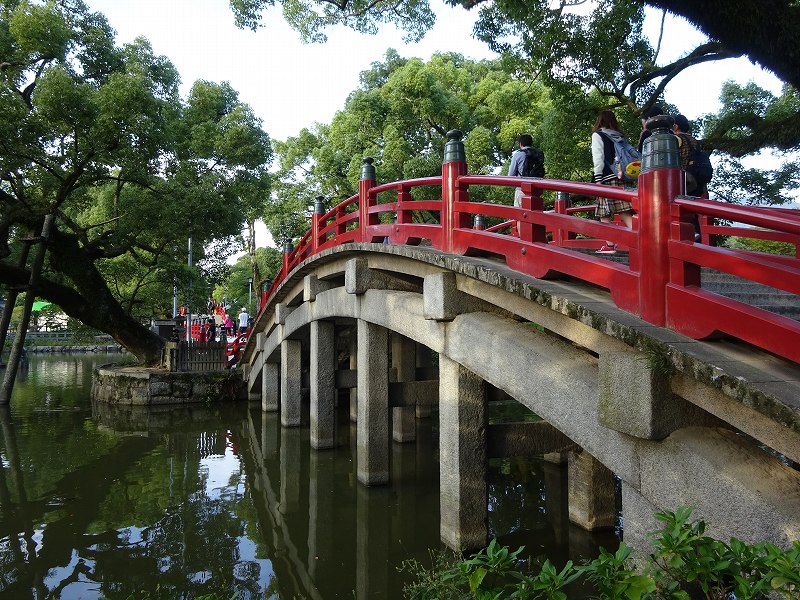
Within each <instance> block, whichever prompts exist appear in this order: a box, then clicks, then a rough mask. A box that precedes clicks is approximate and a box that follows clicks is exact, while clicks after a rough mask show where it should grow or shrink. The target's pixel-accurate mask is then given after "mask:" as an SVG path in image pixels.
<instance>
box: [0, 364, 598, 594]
mask: <svg viewBox="0 0 800 600" xmlns="http://www.w3.org/2000/svg"><path fill="white" fill-rule="evenodd" d="M113 358H114V357H112V360H113ZM104 362H110V360H109V357H105V356H97V355H89V356H74V357H64V356H56V357H52V356H51V357H33V358H32V359H31V365H30V371H29V373H28V375H27V377H24V378H22V380H21V381H19V382H18V385H17V386H16V387H15V390H14V394H15V395H14V397H13V398H12V410H11V411H9V410H8V409H5V410H4V411H0V432H1V433H2V438H0V460H2V465H1V466H2V468H0V509H1V510H0V597H4V598H5V597H8V598H48V597H55V598H97V597H101V596H105V597H108V598H127V597H129V596H130V595H133V596H134V597H135V598H141V597H145V596H146V595H147V594H149V597H151V598H190V597H194V596H197V595H203V594H211V593H216V594H218V595H219V596H220V597H221V598H229V597H231V596H232V595H233V594H234V593H238V597H239V598H243V599H244V598H263V597H276V598H292V597H304V598H320V599H327V598H343V597H354V596H355V597H357V598H374V597H383V598H400V597H401V589H402V585H403V579H402V577H403V575H401V574H400V573H399V572H398V571H397V566H399V565H400V563H401V562H402V560H404V559H407V558H412V557H415V558H418V559H419V560H421V561H424V562H427V561H428V560H429V558H428V549H429V548H439V547H440V543H439V509H438V499H439V498H438V484H439V477H438V462H437V454H438V448H437V444H438V437H437V435H436V428H435V419H434V420H430V419H429V420H421V421H418V436H417V438H418V439H417V441H416V443H413V444H402V445H401V444H393V445H392V484H391V485H389V486H382V487H374V488H365V487H364V486H362V485H360V484H358V483H357V478H356V475H355V445H354V441H355V429H354V427H353V426H352V425H351V424H350V422H349V419H348V418H347V411H346V408H343V411H342V412H341V413H340V415H339V416H340V417H341V418H339V419H338V422H339V427H338V431H337V438H336V439H337V446H336V448H335V449H333V450H329V451H320V452H316V451H312V450H311V449H310V448H309V439H308V437H309V436H308V427H307V426H303V427H299V428H292V429H287V428H282V427H280V425H279V417H278V415H276V414H265V413H262V412H261V410H260V408H259V407H257V406H254V407H250V408H248V407H247V406H243V405H218V406H216V407H213V408H212V407H205V406H202V407H198V406H184V407H162V408H161V409H153V410H143V409H138V410H137V409H136V408H135V407H130V406H118V407H110V406H107V405H104V404H102V405H95V406H92V405H91V404H90V402H89V400H88V398H89V389H90V387H89V386H90V385H91V372H92V370H93V368H94V366H95V365H96V364H101V363H104ZM489 473H490V480H489V495H490V499H489V502H490V511H491V512H490V523H489V525H490V532H491V534H492V535H497V536H499V537H500V539H501V541H505V543H509V544H511V545H513V544H517V545H519V544H526V545H527V546H528V547H529V549H530V552H531V553H532V554H534V555H536V554H540V553H547V554H548V555H550V556H551V558H555V559H556V560H561V559H563V560H566V558H567V556H569V557H574V555H575V549H576V548H577V547H578V546H580V547H581V550H580V552H581V553H583V551H584V550H586V549H589V550H591V549H592V548H595V549H596V546H597V544H598V543H600V542H603V543H605V544H606V545H607V546H612V545H613V543H611V544H609V541H608V539H607V538H606V539H603V538H597V537H592V536H588V535H586V534H575V533H573V530H572V529H571V528H569V527H568V526H566V525H565V523H566V516H565V515H566V512H565V511H566V506H565V503H564V501H565V491H564V488H563V485H564V482H565V477H564V473H563V470H562V469H561V468H560V467H556V466H553V465H549V464H546V463H542V462H540V461H528V460H518V459H506V460H502V461H492V463H491V465H490V469H489ZM567 532H569V533H567ZM576 540H577V542H578V543H577V545H576Z"/></svg>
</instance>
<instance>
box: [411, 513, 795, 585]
mask: <svg viewBox="0 0 800 600" xmlns="http://www.w3.org/2000/svg"><path fill="white" fill-rule="evenodd" d="M691 513H692V509H690V508H679V509H678V510H677V511H676V512H674V513H672V512H663V513H656V515H655V517H656V519H658V520H659V521H661V522H662V523H664V526H663V528H662V529H660V530H658V531H655V532H653V534H652V535H653V546H654V551H653V552H652V553H651V554H650V556H649V560H647V562H646V564H645V565H644V566H643V567H642V569H641V572H638V571H636V570H634V568H633V567H631V566H630V562H631V561H630V560H629V559H630V556H631V549H630V548H629V547H628V546H626V545H625V544H624V543H621V544H620V546H619V549H618V550H617V551H616V552H615V553H611V552H608V551H607V550H605V549H602V548H601V551H600V556H598V557H597V558H596V559H594V560H593V561H591V562H589V563H587V564H585V565H574V564H573V563H572V561H569V562H567V564H566V565H565V566H564V568H563V569H561V570H560V571H559V570H558V569H557V568H556V567H555V566H554V565H553V564H552V563H551V562H550V561H549V560H545V561H544V563H543V564H542V565H541V567H540V568H539V570H538V572H534V571H535V570H534V569H531V565H529V564H528V563H527V561H523V560H522V559H520V558H519V555H520V553H521V552H522V550H523V548H522V547H521V548H519V549H517V550H516V551H514V552H511V551H509V549H508V548H505V547H502V546H499V545H498V544H497V542H496V541H495V540H492V542H491V543H490V544H489V546H488V547H487V548H486V549H484V550H482V551H480V552H478V553H477V554H473V555H472V556H471V557H470V558H469V559H466V560H462V559H460V558H459V557H457V556H456V555H455V554H453V553H446V552H434V553H432V558H433V565H432V567H431V568H430V569H428V568H425V567H424V566H423V565H422V564H421V563H420V562H419V561H417V560H409V561H405V562H404V563H403V565H402V566H401V570H403V571H406V572H408V573H410V574H411V575H412V576H413V578H414V579H413V581H412V582H411V583H409V584H407V585H406V586H405V587H404V589H403V593H404V596H405V597H406V598H410V599H412V600H434V599H436V600H461V599H467V598H469V599H473V598H474V599H478V600H489V599H491V600H496V599H500V598H520V599H527V600H567V598H568V596H567V593H566V591H565V589H566V588H567V586H568V585H569V584H571V583H573V582H577V581H578V580H580V579H583V580H584V581H587V582H588V583H589V584H590V585H591V586H592V587H593V588H594V591H595V592H596V594H597V596H596V597H597V598H600V599H601V600H661V599H665V600H666V599H670V600H691V599H694V598H699V599H705V600H733V599H735V600H758V599H761V598H764V599H765V598H767V595H768V594H776V595H778V596H780V597H783V598H787V599H790V600H792V599H794V600H798V599H800V541H796V542H794V544H793V545H792V547H791V548H790V549H789V550H782V549H780V548H778V547H777V546H775V545H774V544H769V543H766V542H762V543H758V544H746V543H744V542H742V541H740V540H737V539H735V538H732V539H731V540H730V543H725V542H722V541H719V540H715V539H713V538H711V537H708V536H706V535H704V532H705V527H706V526H705V522H704V521H702V520H698V521H690V520H689V518H690V516H691Z"/></svg>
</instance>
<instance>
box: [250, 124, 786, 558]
mask: <svg viewBox="0 0 800 600" xmlns="http://www.w3.org/2000/svg"><path fill="white" fill-rule="evenodd" d="M448 137H449V141H448V143H447V144H446V146H445V156H444V162H443V166H442V175H441V177H439V176H437V177H429V178H422V179H415V180H410V181H400V182H394V183H388V184H382V185H378V184H377V182H376V173H375V168H374V167H373V165H372V159H365V160H364V165H363V167H362V172H361V182H360V186H359V193H358V194H357V195H355V196H353V197H352V198H349V199H347V200H346V201H344V202H342V203H340V204H339V205H337V206H335V207H334V208H332V209H331V210H329V211H327V212H326V211H325V210H324V208H323V206H322V202H321V201H320V202H318V203H317V205H316V206H315V211H314V214H313V219H312V227H311V229H310V230H309V231H308V233H306V235H304V236H303V238H302V239H301V240H300V241H299V243H298V245H297V247H296V248H287V251H286V253H285V254H284V261H283V268H282V270H281V273H280V274H279V275H278V277H277V278H276V279H275V281H274V282H273V283H272V286H271V288H270V289H269V290H268V291H267V292H265V293H264V294H263V296H262V302H261V310H260V312H259V314H258V317H257V319H256V321H255V324H254V327H253V332H252V334H251V336H250V338H249V340H248V342H247V346H246V347H245V349H244V353H243V357H242V361H241V364H242V368H243V370H244V371H245V375H246V379H247V384H248V390H249V392H250V393H251V395H252V396H253V398H258V399H260V400H261V402H262V408H263V409H264V410H265V411H280V420H281V424H282V425H283V426H286V427H291V426H298V425H301V424H305V423H308V424H309V427H310V440H311V446H312V448H314V449H315V450H321V449H324V448H330V447H332V446H333V445H334V444H335V431H336V428H335V419H336V415H337V411H336V410H335V409H336V406H337V403H339V405H340V406H341V403H344V402H348V403H349V408H350V419H351V420H352V421H355V422H356V423H357V435H356V438H357V439H356V446H357V476H358V480H359V481H360V482H361V483H362V484H364V485H368V486H369V485H377V484H384V483H387V482H388V481H389V479H390V472H391V471H390V464H389V455H390V453H389V446H390V444H391V442H392V440H393V441H394V442H399V443H402V442H408V441H411V440H414V439H415V435H416V434H415V419H417V418H423V417H425V416H427V415H429V414H430V413H431V411H432V410H435V409H438V435H439V444H438V445H439V452H438V462H439V474H440V522H441V538H442V540H443V541H444V542H445V543H446V544H447V545H449V546H451V547H453V548H460V549H464V548H476V547H479V546H481V545H483V544H485V543H486V535H487V530H486V515H487V510H488V508H487V491H486V482H485V474H486V462H487V460H488V458H491V457H499V456H512V455H520V454H536V455H543V454H545V455H553V454H555V455H558V456H567V455H569V460H568V469H569V473H568V478H569V482H570V483H569V505H570V507H569V515H570V520H572V521H573V522H575V523H578V524H580V525H581V526H583V527H587V528H595V527H604V526H608V525H610V524H612V523H613V519H614V517H615V515H616V508H615V500H614V498H615V496H614V485H613V483H612V474H613V475H616V476H617V477H618V478H619V481H620V482H621V488H622V501H621V502H622V507H621V508H622V512H623V514H624V519H625V540H626V543H629V544H630V545H632V546H634V547H642V548H645V547H646V544H647V541H646V536H645V532H647V531H648V530H652V529H655V528H656V527H657V524H656V523H655V521H654V520H653V517H652V515H653V514H654V513H655V512H657V511H659V510H675V509H676V508H677V507H678V506H680V505H691V506H694V507H695V508H696V509H697V513H696V514H697V516H699V517H702V518H704V519H705V520H706V521H707V522H708V523H709V531H710V532H712V534H714V535H719V536H720V537H723V538H725V539H727V536H730V535H735V536H737V537H739V538H740V539H745V540H751V541H755V540H758V539H770V540H773V541H775V542H777V543H781V544H786V543H787V542H788V541H789V540H792V539H797V538H798V537H800V471H798V470H797V468H796V464H797V463H800V401H798V398H800V364H798V363H800V322H798V321H797V320H795V319H794V318H792V316H797V309H798V302H797V298H798V294H799V293H800V262H799V261H798V258H797V256H777V255H773V254H767V253H762V252H755V251H750V250H737V249H732V248H724V247H719V246H717V245H716V244H715V241H716V238H717V236H720V235H739V236H744V237H750V238H757V239H767V240H776V241H784V242H788V243H790V244H792V245H794V247H795V250H796V249H797V245H798V243H800V215H798V214H797V212H796V211H793V210H780V209H775V208H753V207H750V208H743V207H740V206H733V205H730V204H725V203H721V202H712V201H709V200H702V199H697V198H689V197H685V196H683V195H682V191H683V189H684V182H683V176H682V173H681V170H680V169H679V168H678V155H677V144H676V142H675V138H674V137H673V136H672V135H671V134H670V133H668V131H667V130H660V131H659V130H657V131H655V132H654V133H653V135H652V136H651V137H650V138H649V140H648V141H647V143H646V147H645V153H644V157H643V161H642V174H641V175H640V177H639V182H638V187H637V189H623V188H617V187H609V186H599V185H592V184H585V183H576V182H571V181H556V180H549V179H536V178H532V179H523V178H516V177H498V176H486V175H470V174H468V173H467V164H466V160H465V155H464V147H463V144H462V142H461V139H460V138H461V135H460V133H459V132H450V133H449V134H448ZM484 186H491V187H498V186H499V187H508V188H514V187H517V186H520V187H521V188H522V191H523V197H522V202H521V206H520V207H513V206H506V205H502V204H494V203H489V202H478V201H475V199H476V198H481V197H482V196H483V193H484V191H485V187H484ZM551 194H552V195H554V196H555V205H554V208H553V209H552V210H546V209H545V198H547V197H548V196H549V195H551ZM430 196H435V197H436V199H432V200H427V199H422V198H425V197H430ZM509 196H510V194H509ZM596 196H604V197H609V198H616V199H621V200H627V201H629V202H631V204H632V205H633V208H634V210H635V211H636V216H635V217H634V219H633V227H632V228H631V229H628V228H626V227H622V226H620V225H618V224H613V223H612V224H606V223H599V222H596V221H594V220H593V219H589V218H585V217H586V215H587V213H591V212H592V211H593V206H572V205H571V203H570V201H569V198H577V197H584V198H586V197H589V198H592V197H596ZM589 201H590V202H591V200H589ZM548 204H549V203H548ZM576 204H577V202H576ZM697 220H699V222H700V224H701V232H700V241H695V235H696V232H695V225H694V223H695V221H697ZM487 223H488V226H487V225H486V224H487ZM722 223H725V224H722ZM732 223H733V224H735V226H734V225H732ZM606 241H610V242H613V243H615V244H617V246H618V247H619V248H620V249H621V250H624V252H621V253H620V254H621V256H622V257H623V258H626V259H627V260H621V261H617V260H609V259H608V258H606V257H602V256H598V255H596V254H594V252H593V250H594V249H596V248H597V247H599V246H600V245H601V244H603V243H605V242H606ZM795 254H796V252H795ZM743 290H744V291H743ZM709 337H714V338H717V339H715V340H714V341H701V340H703V339H705V338H709ZM498 399H502V400H504V401H511V402H514V401H515V402H517V403H519V404H521V405H523V406H524V407H525V408H527V409H529V410H530V411H531V412H532V413H534V414H535V415H537V416H538V417H539V418H540V419H541V420H539V421H536V422H526V423H508V422H504V423H500V422H496V421H493V422H490V419H489V418H488V411H489V409H488V408H487V407H488V406H489V405H490V404H491V402H492V401H494V400H498ZM743 434H744V435H743ZM765 449H767V450H768V451H766V452H765ZM573 483H574V485H573ZM720 498H725V502H720Z"/></svg>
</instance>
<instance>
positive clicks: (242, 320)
mask: <svg viewBox="0 0 800 600" xmlns="http://www.w3.org/2000/svg"><path fill="white" fill-rule="evenodd" d="M249 317H250V315H248V314H247V313H246V312H245V311H242V312H240V313H239V327H247V319H248V318H249Z"/></svg>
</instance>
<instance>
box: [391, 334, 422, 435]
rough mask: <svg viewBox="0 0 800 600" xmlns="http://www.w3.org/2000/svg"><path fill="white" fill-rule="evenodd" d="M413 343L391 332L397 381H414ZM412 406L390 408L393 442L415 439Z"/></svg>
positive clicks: (413, 408)
mask: <svg viewBox="0 0 800 600" xmlns="http://www.w3.org/2000/svg"><path fill="white" fill-rule="evenodd" d="M414 346H415V343H414V342H413V341H412V340H410V339H408V338H407V337H405V336H402V335H400V334H399V333H393V334H392V368H393V369H394V370H395V372H396V373H397V381H398V383H404V382H408V381H414V380H415V379H416V377H415V373H416V370H417V363H416V356H415V354H416V352H415V347H414ZM415 412H416V411H415V407H414V406H396V407H394V408H392V439H393V440H394V441H395V442H401V443H404V442H413V441H414V440H415V439H416V425H417V424H416V418H415Z"/></svg>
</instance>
